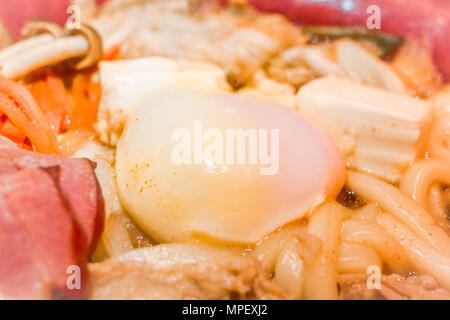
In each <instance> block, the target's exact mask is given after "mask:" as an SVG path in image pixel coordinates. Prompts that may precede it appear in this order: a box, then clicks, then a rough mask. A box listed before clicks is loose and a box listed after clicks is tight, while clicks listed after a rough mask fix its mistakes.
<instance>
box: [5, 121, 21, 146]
mask: <svg viewBox="0 0 450 320" xmlns="http://www.w3.org/2000/svg"><path fill="white" fill-rule="evenodd" d="M0 132H1V134H2V135H4V136H6V137H7V138H9V139H11V140H14V141H15V142H20V143H23V142H25V139H26V136H25V134H24V133H23V132H22V131H20V130H19V129H18V128H17V127H16V126H15V125H14V124H13V123H12V122H11V120H9V119H6V121H5V122H4V123H3V124H2V125H1V128H0Z"/></svg>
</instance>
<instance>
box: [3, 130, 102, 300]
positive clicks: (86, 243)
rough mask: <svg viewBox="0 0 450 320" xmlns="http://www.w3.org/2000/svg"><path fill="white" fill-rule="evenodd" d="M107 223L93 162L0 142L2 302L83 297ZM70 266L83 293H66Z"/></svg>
mask: <svg viewBox="0 0 450 320" xmlns="http://www.w3.org/2000/svg"><path fill="white" fill-rule="evenodd" d="M103 219H104V204H103V197H102V195H101V190H100V187H99V185H98V182H97V179H96V176H95V172H94V167H93V165H92V163H91V162H90V161H89V160H87V159H71V158H64V157H59V156H47V155H43V154H38V153H34V152H30V151H26V150H22V149H19V148H18V147H17V146H16V145H15V144H14V143H13V142H11V141H10V140H8V139H6V138H2V137H0V273H1V274H0V298H6V299H17V298H20V299H43V298H49V297H57V298H70V299H79V298H83V297H84V289H85V287H86V286H85V283H86V275H87V272H86V260H87V257H88V255H89V254H90V253H91V252H92V251H93V249H94V248H95V246H96V242H97V240H98V238H99V236H100V234H101V232H102V229H103ZM72 266H77V267H79V268H80V269H79V270H80V272H81V273H80V276H81V279H80V280H81V288H80V289H69V288H67V285H66V282H67V280H68V278H69V276H70V275H72V272H73V271H72V270H73V269H69V267H72Z"/></svg>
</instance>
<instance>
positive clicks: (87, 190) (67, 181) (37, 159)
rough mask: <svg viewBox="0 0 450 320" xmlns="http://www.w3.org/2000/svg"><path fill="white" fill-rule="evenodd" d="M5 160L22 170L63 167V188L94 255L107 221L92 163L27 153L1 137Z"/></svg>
mask: <svg viewBox="0 0 450 320" xmlns="http://www.w3.org/2000/svg"><path fill="white" fill-rule="evenodd" d="M2 159H3V161H4V160H7V161H9V163H10V167H11V166H15V167H17V168H19V169H23V168H37V167H42V168H49V167H54V166H59V181H58V184H59V188H60V189H61V192H62V195H63V197H64V198H65V200H66V201H67V203H68V205H69V206H70V208H71V209H72V211H73V213H74V215H75V218H76V220H77V221H78V223H79V224H80V225H81V227H82V229H83V231H84V233H85V235H86V240H87V243H88V247H89V250H88V251H89V253H92V252H93V250H94V249H95V245H96V243H97V241H98V239H99V237H100V234H101V232H102V230H103V221H104V202H103V197H102V194H101V189H100V186H99V184H98V181H97V178H96V176H95V171H94V166H93V164H92V162H90V161H89V160H87V159H72V158H66V157H60V156H54V155H44V154H39V153H35V152H31V151H27V150H24V149H20V148H18V147H17V146H16V145H15V144H14V143H13V142H12V141H10V140H8V139H6V138H3V137H0V161H2ZM0 164H1V162H0ZM1 170H2V169H0V173H1ZM8 170H11V168H10V169H8Z"/></svg>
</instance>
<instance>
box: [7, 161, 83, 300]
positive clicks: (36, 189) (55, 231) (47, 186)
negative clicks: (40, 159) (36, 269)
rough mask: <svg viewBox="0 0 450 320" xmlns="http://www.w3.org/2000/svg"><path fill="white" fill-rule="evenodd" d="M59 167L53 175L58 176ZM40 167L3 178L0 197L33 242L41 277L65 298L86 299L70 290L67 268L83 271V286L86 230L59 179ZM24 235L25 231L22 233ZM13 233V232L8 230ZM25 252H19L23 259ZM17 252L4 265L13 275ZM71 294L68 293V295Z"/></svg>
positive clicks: (33, 255) (78, 291) (32, 248)
mask: <svg viewBox="0 0 450 320" xmlns="http://www.w3.org/2000/svg"><path fill="white" fill-rule="evenodd" d="M57 169H58V168H57V167H55V168H53V169H52V170H53V171H54V172H52V173H51V174H52V175H53V177H54V178H58V177H57ZM51 174H50V173H49V172H47V171H46V170H44V169H39V168H27V169H23V170H20V171H18V172H15V173H10V174H3V175H1V176H0V194H1V196H2V198H3V200H4V206H5V207H6V214H5V212H2V216H3V219H5V217H7V216H8V213H10V215H11V216H13V217H14V218H16V219H17V221H18V222H19V223H20V225H21V228H22V230H24V231H25V233H26V236H27V238H28V241H29V242H30V243H31V257H33V262H34V263H38V264H40V265H41V266H42V269H43V270H42V274H41V277H45V278H46V279H51V284H52V288H53V289H54V290H55V289H56V290H57V292H56V294H58V296H63V297H77V298H79V297H82V296H81V290H77V289H75V290H71V291H68V289H67V287H66V280H67V278H68V274H67V273H66V271H67V268H68V267H69V266H72V265H76V266H78V267H79V268H80V270H81V274H80V275H81V280H82V281H81V285H82V287H83V284H84V283H83V282H84V281H83V280H84V279H85V277H84V275H85V274H86V272H84V271H85V270H84V268H85V260H86V248H85V246H86V241H85V239H84V235H83V231H82V230H81V228H80V227H79V226H78V224H77V223H76V222H75V221H74V219H73V217H72V213H71V212H70V208H69V207H67V206H66V204H65V203H64V200H63V197H61V195H60V192H59V189H58V186H57V184H56V183H57V182H56V181H58V180H57V179H56V180H55V181H54V180H53V178H52V175H51ZM22 233H23V232H22ZM6 234H11V231H8V230H7V231H6ZM21 250H22V249H19V250H18V251H19V257H20V256H21V253H20V251H21ZM16 257H17V253H16V252H13V253H11V256H10V257H8V258H7V259H6V260H5V261H4V263H7V264H11V272H10V273H11V274H12V275H13V276H15V275H17V273H19V272H20V271H19V270H17V269H15V267H14V264H13V263H14V262H15V261H14V260H15V258H16ZM66 291H67V292H66Z"/></svg>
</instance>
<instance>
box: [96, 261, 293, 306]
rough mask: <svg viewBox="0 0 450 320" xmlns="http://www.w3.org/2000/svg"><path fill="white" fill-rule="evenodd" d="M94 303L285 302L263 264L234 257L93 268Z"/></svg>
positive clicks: (107, 264) (106, 264) (121, 263)
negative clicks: (155, 301) (182, 262)
mask: <svg viewBox="0 0 450 320" xmlns="http://www.w3.org/2000/svg"><path fill="white" fill-rule="evenodd" d="M88 269H89V279H90V283H89V294H90V298H91V299H102V300H103V299H133V300H136V299H157V300H165V299H214V300H217V299H224V300H228V299H283V298H285V297H284V295H283V293H282V291H281V289H279V288H278V287H277V286H276V285H275V284H274V283H273V282H272V281H271V280H270V278H269V275H268V274H266V273H265V272H264V271H263V269H262V266H261V265H260V263H259V262H258V261H257V260H255V259H253V258H250V257H242V256H234V257H224V258H218V259H215V260H209V261H203V262H198V263H192V264H187V265H178V266H172V267H166V268H156V269H155V268H154V267H152V266H151V264H150V263H147V262H142V261H133V260H131V261H130V260H129V261H112V260H109V261H105V262H101V263H95V264H91V265H89V267H88Z"/></svg>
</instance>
